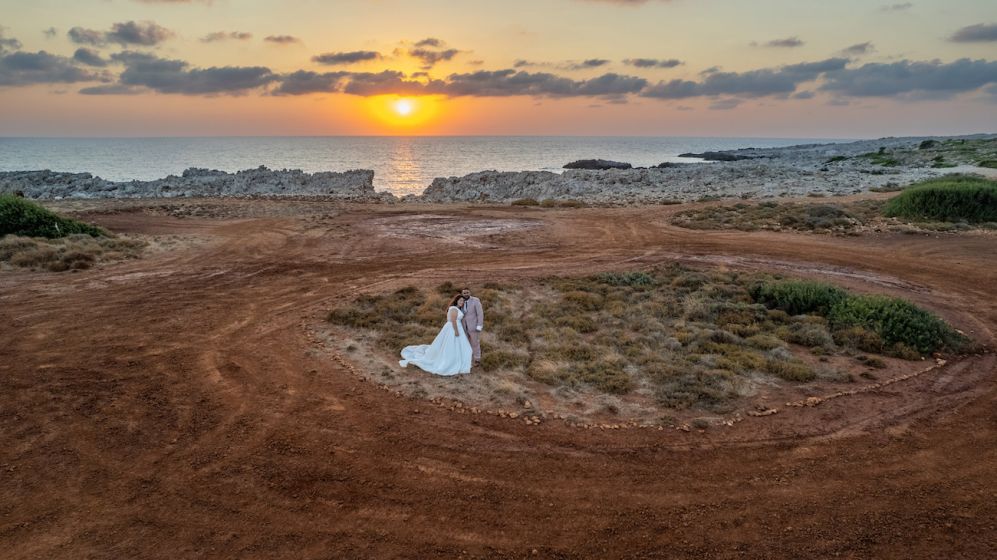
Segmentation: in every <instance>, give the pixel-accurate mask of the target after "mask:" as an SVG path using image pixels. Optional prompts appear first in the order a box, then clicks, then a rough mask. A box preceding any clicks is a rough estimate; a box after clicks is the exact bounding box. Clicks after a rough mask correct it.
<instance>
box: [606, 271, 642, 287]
mask: <svg viewBox="0 0 997 560" xmlns="http://www.w3.org/2000/svg"><path fill="white" fill-rule="evenodd" d="M596 278H598V280H599V281H600V282H602V283H603V284H609V285H610V286H630V287H637V286H651V285H653V284H654V277H653V276H651V275H650V274H648V273H646V272H607V273H604V274H600V275H599V276H597V277H596Z"/></svg>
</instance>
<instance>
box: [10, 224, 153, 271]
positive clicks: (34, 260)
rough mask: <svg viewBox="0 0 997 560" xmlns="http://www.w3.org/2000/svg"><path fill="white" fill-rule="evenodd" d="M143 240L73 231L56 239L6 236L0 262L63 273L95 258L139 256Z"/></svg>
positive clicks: (89, 263) (91, 264) (86, 266)
mask: <svg viewBox="0 0 997 560" xmlns="http://www.w3.org/2000/svg"><path fill="white" fill-rule="evenodd" d="M144 247H145V243H144V242H142V241H135V240H131V239H121V238H115V237H91V236H89V235H86V234H81V233H76V234H72V235H68V236H66V237H62V238H57V239H45V238H29V237H20V236H17V235H8V236H6V237H3V238H0V261H4V262H8V263H10V264H11V265H12V266H16V267H21V268H31V269H36V270H50V271H52V272H62V271H66V270H83V269H87V268H90V267H91V266H93V265H95V264H96V263H97V262H98V261H115V260H121V259H127V258H135V257H138V256H139V254H140V253H141V251H142V249H143V248H144Z"/></svg>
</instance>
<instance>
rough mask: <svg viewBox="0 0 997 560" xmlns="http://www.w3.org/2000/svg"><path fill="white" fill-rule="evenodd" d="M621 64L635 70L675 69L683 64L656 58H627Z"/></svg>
mask: <svg viewBox="0 0 997 560" xmlns="http://www.w3.org/2000/svg"><path fill="white" fill-rule="evenodd" d="M623 64H628V65H630V66H633V67H635V68H675V67H676V66H681V65H682V64H684V62H682V61H681V60H679V59H677V58H668V59H657V58H627V59H625V60H624V61H623Z"/></svg>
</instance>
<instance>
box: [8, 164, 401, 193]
mask: <svg viewBox="0 0 997 560" xmlns="http://www.w3.org/2000/svg"><path fill="white" fill-rule="evenodd" d="M17 191H21V192H23V193H24V194H25V196H27V197H29V198H39V199H51V198H170V197H195V196H222V197H224V196H235V197H251V196H277V197H303V196H309V197H315V196H318V197H331V198H338V199H344V200H352V201H358V202H374V201H390V200H394V196H393V195H391V194H390V193H379V192H375V191H374V172H373V171H370V170H365V169H358V170H353V171H344V172H319V173H305V172H303V171H301V170H299V169H290V170H289V169H284V170H279V171H277V170H270V169H267V168H266V167H263V166H260V167H258V168H256V169H247V170H245V171H239V172H237V173H227V172H225V171H218V170H211V169H199V168H190V169H187V170H186V171H184V172H183V174H182V175H180V176H179V177H178V176H176V175H170V176H168V177H166V178H163V179H156V180H153V181H107V180H105V179H102V178H100V177H94V176H93V175H91V174H90V173H59V172H54V171H47V170H46V171H8V172H0V193H8V192H17Z"/></svg>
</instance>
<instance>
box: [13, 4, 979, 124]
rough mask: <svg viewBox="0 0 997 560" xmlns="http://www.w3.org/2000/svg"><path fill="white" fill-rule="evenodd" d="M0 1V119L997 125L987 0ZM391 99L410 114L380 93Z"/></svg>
mask: <svg viewBox="0 0 997 560" xmlns="http://www.w3.org/2000/svg"><path fill="white" fill-rule="evenodd" d="M0 13H2V14H4V16H3V17H4V20H3V21H0V26H2V32H0V135H3V136H63V135H67V136H185V135H335V134H533V135H574V134H606V135H629V134H635V135H702V136H714V135H730V136H781V137H785V136H799V137H860V136H880V135H888V134H897V135H899V134H928V133H931V134H954V133H969V132H992V131H994V130H995V129H997V61H994V60H993V54H994V53H995V52H997V48H995V47H997V2H991V1H982V0H950V1H947V2H943V1H937V0H932V1H921V2H916V3H890V2H884V3H882V4H879V3H869V2H862V1H857V0H841V1H838V2H833V3H832V2H816V1H803V0H795V1H789V0H760V1H756V2H751V3H748V2H739V1H735V0H727V1H722V0H700V1H693V0H672V1H663V0H662V1H658V0H647V1H645V2H621V1H615V2H614V1H613V0H535V1H531V2H527V1H517V0H512V1H507V2H501V3H498V2H479V1H465V2H446V1H419V0H409V1H405V2H403V1H394V0H375V1H362V0H344V1H341V2H318V1H312V0H290V1H285V2H273V1H263V0H246V1H243V2H235V0H213V1H206V0H190V1H186V2H184V1H172V2H168V1H155V0H111V1H108V0H78V1H74V2H68V1H56V0H38V1H34V2H31V3H25V2H15V1H13V0H0ZM46 30H48V31H47V32H46ZM268 38H269V39H268ZM209 39H210V40H209ZM80 51H84V52H83V53H81V52H80ZM320 55H327V56H326V57H324V58H323V57H321V56H320ZM635 59H642V60H643V62H641V63H637V62H635ZM586 61H589V62H586ZM506 70H508V71H507V72H503V71H506ZM385 71H397V72H398V74H397V76H395V77H394V78H393V81H391V80H388V79H387V77H386V75H383V74H380V73H382V72H385ZM485 73H487V74H485ZM81 91H83V92H88V91H89V92H91V93H100V94H99V95H96V94H89V95H86V94H83V93H81ZM281 93H283V94H284V95H278V94H281ZM396 94H403V95H396ZM421 94H428V95H427V96H426V97H422V96H421ZM400 97H407V98H409V99H412V100H414V110H413V111H412V112H411V114H409V115H400V114H398V113H397V112H395V111H393V110H392V107H393V105H392V104H393V103H394V101H396V100H397V99H399V98H400Z"/></svg>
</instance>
